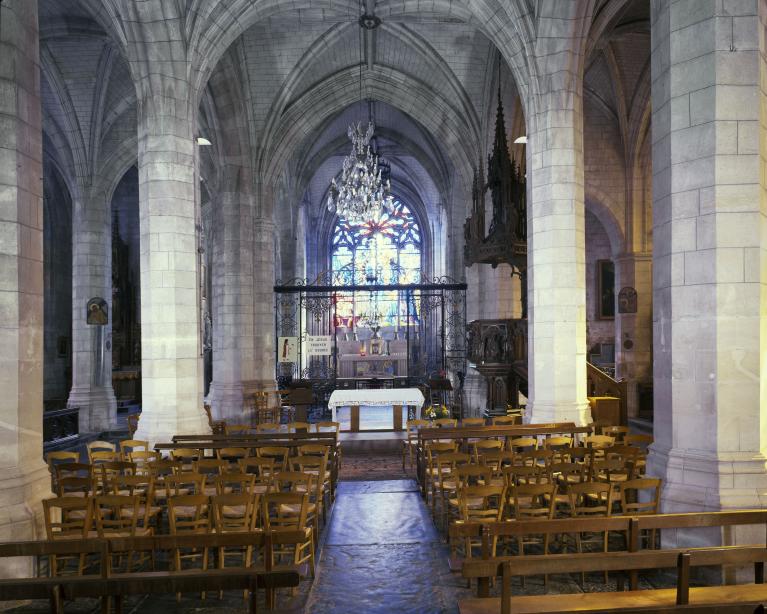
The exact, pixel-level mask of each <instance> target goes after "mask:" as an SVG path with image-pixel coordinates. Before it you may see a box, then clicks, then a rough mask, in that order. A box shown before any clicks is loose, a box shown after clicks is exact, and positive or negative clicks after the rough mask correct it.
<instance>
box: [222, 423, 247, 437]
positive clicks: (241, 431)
mask: <svg viewBox="0 0 767 614" xmlns="http://www.w3.org/2000/svg"><path fill="white" fill-rule="evenodd" d="M251 429H252V427H251V426H250V425H249V424H225V425H224V433H225V434H227V435H247V434H249V433H250V431H251Z"/></svg>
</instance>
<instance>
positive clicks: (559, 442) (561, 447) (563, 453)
mask: <svg viewBox="0 0 767 614" xmlns="http://www.w3.org/2000/svg"><path fill="white" fill-rule="evenodd" d="M543 447H544V449H546V450H551V451H552V452H554V458H553V460H552V462H555V463H563V462H567V461H569V460H570V455H569V452H570V448H572V447H573V438H572V437H547V438H546V439H544V440H543Z"/></svg>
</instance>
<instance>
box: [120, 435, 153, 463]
mask: <svg viewBox="0 0 767 614" xmlns="http://www.w3.org/2000/svg"><path fill="white" fill-rule="evenodd" d="M119 445H120V460H122V461H128V460H130V458H129V456H130V453H131V452H138V451H139V448H142V449H143V451H144V452H148V451H149V442H148V441H142V440H140V439H124V440H122V441H121V442H120V444H119Z"/></svg>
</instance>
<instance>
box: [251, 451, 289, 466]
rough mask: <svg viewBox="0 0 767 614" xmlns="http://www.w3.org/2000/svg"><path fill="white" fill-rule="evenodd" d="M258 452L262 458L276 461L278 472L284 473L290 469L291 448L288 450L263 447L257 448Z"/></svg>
mask: <svg viewBox="0 0 767 614" xmlns="http://www.w3.org/2000/svg"><path fill="white" fill-rule="evenodd" d="M256 452H257V453H258V456H260V457H261V458H271V459H274V465H275V470H276V471H284V470H286V469H287V468H288V456H289V454H290V448H286V447H284V446H263V447H260V448H256Z"/></svg>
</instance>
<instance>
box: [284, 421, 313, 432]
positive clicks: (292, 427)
mask: <svg viewBox="0 0 767 614" xmlns="http://www.w3.org/2000/svg"><path fill="white" fill-rule="evenodd" d="M311 426H312V425H311V424H309V423H308V422H288V423H287V425H286V427H287V431H288V433H308V432H309V431H310V429H311Z"/></svg>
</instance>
